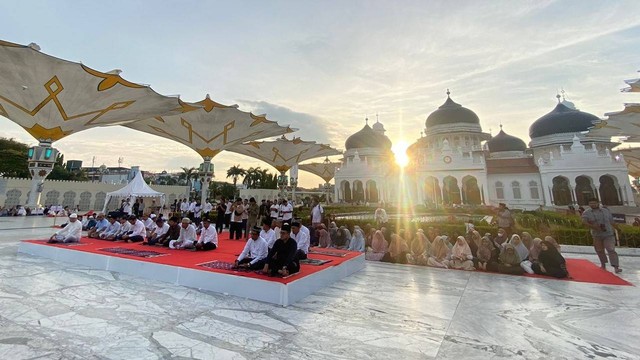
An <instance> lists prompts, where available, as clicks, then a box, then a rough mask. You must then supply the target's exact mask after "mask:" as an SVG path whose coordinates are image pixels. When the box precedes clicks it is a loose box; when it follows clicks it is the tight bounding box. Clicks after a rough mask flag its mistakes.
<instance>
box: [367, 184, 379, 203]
mask: <svg viewBox="0 0 640 360" xmlns="http://www.w3.org/2000/svg"><path fill="white" fill-rule="evenodd" d="M367 201H368V202H370V203H377V202H378V186H377V185H376V182H375V181H373V180H369V181H367Z"/></svg>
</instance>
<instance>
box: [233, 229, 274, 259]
mask: <svg viewBox="0 0 640 360" xmlns="http://www.w3.org/2000/svg"><path fill="white" fill-rule="evenodd" d="M260 232H261V231H260V228H259V227H257V226H254V227H253V228H251V237H250V238H249V240H247V244H246V245H245V246H244V250H242V252H241V253H240V256H238V260H236V263H235V267H240V268H249V269H251V270H260V269H261V268H263V267H264V264H265V263H266V259H267V255H268V254H269V247H268V245H267V242H266V241H265V240H264V239H263V238H262V237H261V236H260V235H259V233H260Z"/></svg>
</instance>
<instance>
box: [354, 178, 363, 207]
mask: <svg viewBox="0 0 640 360" xmlns="http://www.w3.org/2000/svg"><path fill="white" fill-rule="evenodd" d="M353 201H355V202H358V201H359V202H364V186H363V185H362V181H360V180H356V181H354V182H353Z"/></svg>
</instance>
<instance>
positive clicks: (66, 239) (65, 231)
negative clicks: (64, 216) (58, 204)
mask: <svg viewBox="0 0 640 360" xmlns="http://www.w3.org/2000/svg"><path fill="white" fill-rule="evenodd" d="M81 237H82V223H81V222H80V221H78V214H76V213H73V214H71V215H69V222H68V223H67V226H65V227H64V228H62V229H60V230H58V231H56V233H55V234H53V235H51V237H50V238H49V241H48V243H51V244H55V243H59V242H61V243H72V242H80V238H81Z"/></svg>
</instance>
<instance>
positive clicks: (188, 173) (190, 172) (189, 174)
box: [180, 167, 198, 193]
mask: <svg viewBox="0 0 640 360" xmlns="http://www.w3.org/2000/svg"><path fill="white" fill-rule="evenodd" d="M181 169H182V171H183V172H182V174H180V179H185V180H186V181H187V185H189V193H191V179H196V178H197V176H198V169H196V168H194V167H192V168H186V167H183V168H181Z"/></svg>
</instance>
